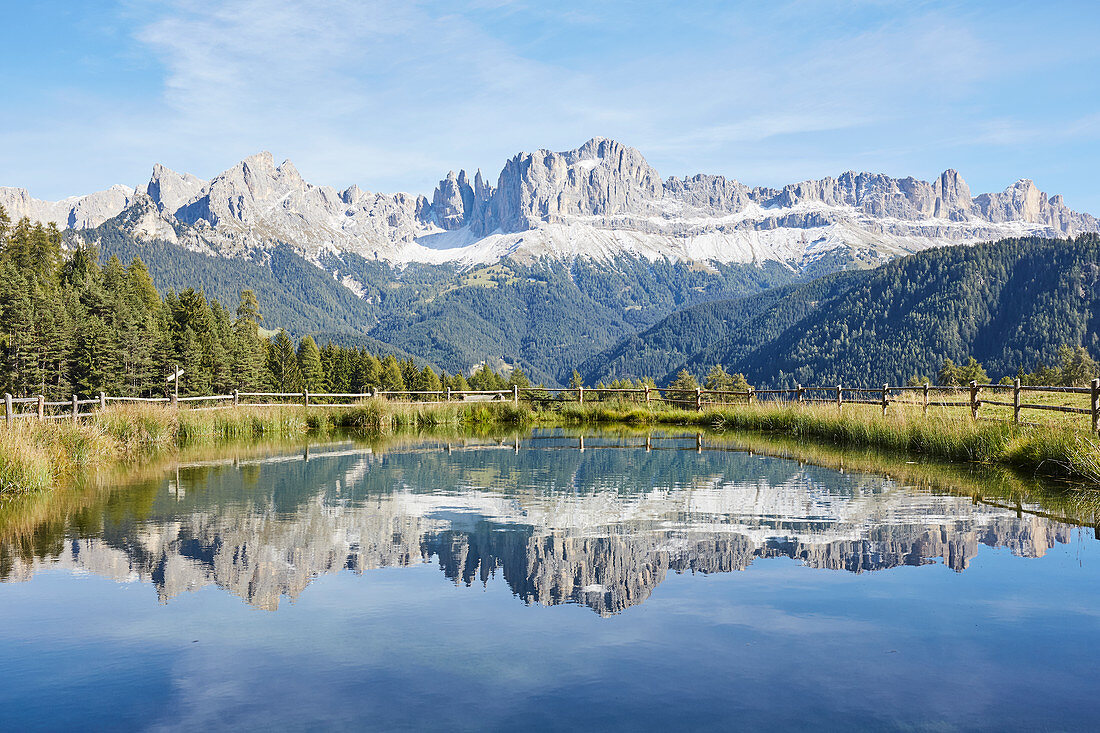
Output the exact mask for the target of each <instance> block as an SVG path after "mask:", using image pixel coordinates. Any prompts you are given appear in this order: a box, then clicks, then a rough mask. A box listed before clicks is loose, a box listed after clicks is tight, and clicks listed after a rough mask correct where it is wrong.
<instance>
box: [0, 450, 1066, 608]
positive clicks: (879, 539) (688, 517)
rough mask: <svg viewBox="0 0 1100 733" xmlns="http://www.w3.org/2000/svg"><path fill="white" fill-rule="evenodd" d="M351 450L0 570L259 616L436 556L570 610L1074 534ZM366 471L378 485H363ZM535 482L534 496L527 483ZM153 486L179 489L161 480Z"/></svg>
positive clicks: (173, 492) (731, 487)
mask: <svg viewBox="0 0 1100 733" xmlns="http://www.w3.org/2000/svg"><path fill="white" fill-rule="evenodd" d="M348 455H349V454H348V452H346V451H345V452H342V453H339V454H337V453H332V454H329V455H328V456H326V454H325V453H324V452H314V453H312V454H311V456H310V458H309V460H310V461H311V462H312V465H314V466H316V465H318V463H320V464H322V465H323V464H324V463H325V462H326V461H328V462H335V461H337V460H338V458H339V459H341V460H343V461H344V463H343V464H340V465H338V466H337V468H336V470H335V471H330V472H328V473H327V474H326V475H325V477H324V478H325V480H324V482H323V483H324V485H323V486H319V487H317V488H316V489H314V490H312V491H309V492H306V493H305V494H304V498H303V499H302V500H301V501H299V502H297V505H296V506H295V507H294V508H293V509H292V510H291V509H289V508H288V507H287V506H285V505H281V504H280V503H279V502H278V501H276V500H275V499H274V498H273V497H267V496H266V495H265V494H264V493H263V492H255V491H252V490H249V491H242V492H241V496H240V499H235V500H233V501H229V502H227V503H223V504H210V503H206V502H203V501H201V500H200V501H194V502H192V503H189V504H187V508H185V509H181V510H178V511H172V509H171V504H170V503H169V504H168V505H167V506H166V507H165V508H162V509H161V510H159V511H160V513H159V514H158V515H157V517H158V518H156V519H155V520H152V521H144V522H141V523H137V524H135V523H134V521H133V520H132V519H130V518H126V517H119V516H117V510H116V511H115V512H114V513H112V514H107V513H104V514H103V515H102V516H101V517H100V522H101V526H100V528H99V529H98V531H90V530H91V529H92V526H91V525H89V524H88V523H87V522H86V521H82V524H81V527H80V530H79V536H76V537H73V538H71V539H66V540H64V541H62V542H59V543H58V544H57V545H56V546H55V547H53V548H52V549H51V550H50V551H48V552H45V553H44V554H38V555H32V556H30V557H26V556H22V555H19V554H18V553H17V552H14V551H13V548H12V547H10V546H2V547H0V550H2V552H0V557H6V558H7V560H6V561H5V563H4V564H3V567H4V573H5V575H4V580H7V581H18V580H26V579H29V578H30V577H32V576H33V575H34V574H35V573H36V572H37V571H38V570H40V569H42V568H47V567H61V568H70V569H74V570H81V571H88V572H93V573H96V574H99V575H103V576H105V577H109V578H114V579H116V580H119V581H123V582H129V581H141V582H149V583H152V584H153V585H154V586H155V587H156V590H157V593H158V595H159V597H160V599H161V600H162V601H165V602H167V601H169V600H170V599H171V598H173V597H175V596H176V595H178V594H179V593H182V592H185V591H192V590H196V589H199V588H203V587H206V586H210V585H216V586H218V587H221V588H224V589H226V590H228V591H229V592H231V593H234V594H235V595H238V596H240V597H241V598H243V599H245V600H246V601H247V602H249V603H251V604H253V605H255V606H257V607H259V608H265V609H270V610H274V609H276V608H278V606H279V604H280V601H281V599H283V598H284V597H285V598H290V599H294V598H297V597H298V596H299V595H300V594H301V593H302V592H303V591H304V590H305V589H306V587H307V586H308V585H309V584H310V583H311V582H312V581H313V580H314V579H316V578H317V577H319V576H321V575H325V574H330V573H335V572H339V571H341V570H350V571H352V572H356V573H362V572H364V571H367V570H370V569H373V568H380V567H404V566H408V565H411V564H414V563H425V562H432V561H433V560H434V561H436V562H438V564H439V566H440V569H441V570H442V572H443V573H444V575H445V576H446V577H447V578H449V579H451V580H452V581H453V582H455V583H465V584H472V583H475V582H483V583H484V582H488V580H489V579H490V578H491V577H494V576H496V575H499V576H501V577H502V578H503V580H504V581H505V582H506V583H507V584H508V586H509V587H510V588H511V590H512V591H513V593H515V595H516V596H517V597H519V598H520V599H522V600H523V601H524V602H526V603H539V604H547V605H553V604H559V603H579V604H583V605H587V606H588V607H590V608H592V609H593V610H594V611H596V612H598V613H600V614H604V615H606V614H612V613H617V612H619V611H622V610H624V609H626V608H628V607H630V606H633V605H636V604H639V603H642V602H644V601H645V600H646V599H647V598H648V597H649V595H650V593H651V592H652V591H653V589H654V588H655V587H656V586H657V585H659V584H660V583H661V582H662V581H663V580H664V578H665V577H666V576H667V574H668V573H669V572H675V573H682V572H692V573H727V572H734V571H739V570H744V569H745V568H747V567H748V566H749V565H750V564H752V563H753V562H758V561H761V560H767V559H770V558H777V557H786V558H791V559H795V560H798V561H801V562H802V563H803V564H805V565H807V566H809V567H812V568H819V569H825V570H844V571H848V572H856V573H858V572H866V571H881V570H886V569H889V568H895V567H899V566H904V565H921V564H925V563H930V562H935V561H937V560H938V561H942V563H943V564H945V565H946V566H948V567H950V568H952V569H954V570H956V571H963V570H964V569H966V568H967V566H968V564H969V562H970V560H971V559H972V558H973V557H975V556H976V555H977V554H978V552H979V548H980V547H981V546H983V545H984V546H988V547H1004V548H1008V549H1009V550H1010V551H1011V552H1012V553H1014V554H1016V555H1018V556H1021V557H1039V556H1041V555H1043V554H1044V553H1045V552H1046V550H1047V549H1048V548H1050V547H1053V546H1054V545H1055V544H1056V543H1064V542H1068V541H1069V540H1070V539H1071V528H1070V527H1068V526H1066V525H1062V524H1058V523H1056V522H1053V521H1051V520H1048V519H1046V518H1043V517H1040V516H1033V515H1027V514H1024V515H1022V516H1017V514H1016V512H1014V511H1008V510H1005V509H1001V508H996V507H990V506H985V505H981V504H975V503H974V502H973V501H972V500H971V499H970V498H969V497H955V496H941V495H932V494H927V493H921V492H915V491H912V490H909V489H905V488H903V487H899V486H897V485H895V484H893V483H892V482H890V481H888V480H885V479H881V478H875V477H862V478H856V479H853V478H852V477H847V478H846V479H845V480H844V482H843V484H842V485H841V484H837V485H832V484H831V479H829V478H828V474H825V473H822V472H823V469H814V470H813V471H811V470H810V469H805V470H796V471H793V472H788V473H787V475H786V477H785V478H783V479H782V480H774V481H773V480H770V479H766V478H762V477H746V478H744V479H731V478H730V477H728V476H726V475H720V474H701V475H699V476H697V477H696V478H695V479H693V480H692V481H690V482H689V483H680V482H676V483H671V484H668V485H664V484H658V485H653V486H652V487H651V488H647V489H646V490H645V491H641V492H634V493H631V492H629V491H624V490H623V487H622V486H623V485H619V484H616V483H615V481H614V480H613V479H612V480H609V478H608V477H606V476H604V475H603V473H602V471H597V472H596V473H594V474H593V478H592V479H590V480H589V479H584V478H583V476H584V475H585V472H584V471H576V472H574V473H573V476H574V480H575V481H584V482H585V484H584V485H583V486H581V487H580V488H579V490H578V487H576V486H566V485H562V486H561V487H558V486H557V485H556V483H555V481H553V480H550V479H548V478H547V477H546V476H545V475H542V474H538V475H533V474H523V473H515V472H502V473H500V474H498V475H493V474H492V472H491V471H490V472H489V473H486V472H485V470H484V469H483V468H478V469H476V470H475V471H474V472H472V473H469V474H467V475H464V476H463V477H461V478H460V479H457V483H455V484H453V485H452V484H450V483H447V484H443V485H440V484H439V479H436V480H435V481H433V482H432V486H431V487H430V488H429V487H420V486H414V485H409V484H408V481H410V480H413V478H414V476H413V474H411V473H408V472H407V471H406V468H407V467H406V466H405V465H404V464H403V463H402V462H401V461H394V460H392V459H385V460H383V459H380V458H377V457H373V456H370V455H358V456H354V455H353V456H352V458H353V460H351V461H350V462H349V461H348V460H347V459H348ZM279 461H280V463H278V464H277V465H278V469H277V470H280V471H289V469H288V468H287V465H288V464H287V463H286V459H285V458H280V459H279ZM387 461H388V462H387ZM409 463H411V461H409ZM270 465H272V466H275V465H276V464H270ZM473 465H476V464H473ZM234 470H242V469H241V468H239V467H238V468H237V469H234ZM276 475H278V474H276ZM429 475H438V471H432V472H430V474H429ZM477 475H480V476H482V477H483V478H487V479H491V482H492V484H493V488H487V487H480V486H479V485H478V484H477V482H476V480H475V479H474V477H475V476H477ZM823 476H824V477H825V480H823ZM368 480H370V481H373V482H374V483H371V484H370V485H371V486H379V485H382V486H389V487H391V489H392V490H389V491H385V492H383V493H372V492H370V491H367V488H366V487H367V484H366V483H365V482H367V481H368ZM533 480H534V481H537V482H539V485H541V486H543V489H542V490H540V491H531V490H530V489H529V488H525V487H528V486H529V485H531V482H532V481H533ZM624 480H627V481H628V479H624ZM589 481H591V483H588V482H589ZM628 483H629V481H628ZM194 488H195V487H192V490H194ZM200 488H201V487H200ZM162 491H163V492H167V494H168V496H176V497H178V498H180V499H182V498H183V488H182V486H181V485H180V484H178V483H175V482H174V481H167V482H165V484H164V486H163V488H162ZM200 493H201V491H200ZM364 494H365V498H361V499H357V500H354V501H349V500H346V499H343V498H340V497H345V496H364ZM142 511H143V512H144V511H146V509H144V505H143V509H142ZM38 552H39V553H42V550H41V549H39V550H38Z"/></svg>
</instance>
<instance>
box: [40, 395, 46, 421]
mask: <svg viewBox="0 0 1100 733" xmlns="http://www.w3.org/2000/svg"><path fill="white" fill-rule="evenodd" d="M38 419H39V420H45V419H46V395H44V394H40V395H38Z"/></svg>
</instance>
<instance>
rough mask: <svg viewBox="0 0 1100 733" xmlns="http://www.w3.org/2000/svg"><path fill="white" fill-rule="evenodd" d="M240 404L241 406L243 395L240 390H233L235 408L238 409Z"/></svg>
mask: <svg viewBox="0 0 1100 733" xmlns="http://www.w3.org/2000/svg"><path fill="white" fill-rule="evenodd" d="M240 404H241V393H240V390H236V389H235V390H233V406H234V407H237V406H239V405H240Z"/></svg>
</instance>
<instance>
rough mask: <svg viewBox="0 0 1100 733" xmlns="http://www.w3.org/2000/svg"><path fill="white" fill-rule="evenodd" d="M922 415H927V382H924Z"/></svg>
mask: <svg viewBox="0 0 1100 733" xmlns="http://www.w3.org/2000/svg"><path fill="white" fill-rule="evenodd" d="M924 416H925V417H928V382H925V383H924Z"/></svg>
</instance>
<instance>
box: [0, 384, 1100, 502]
mask: <svg viewBox="0 0 1100 733" xmlns="http://www.w3.org/2000/svg"><path fill="white" fill-rule="evenodd" d="M531 423H536V424H563V423H564V424H578V425H583V424H622V425H635V426H647V425H660V424H665V425H695V426H701V427H707V428H712V429H718V430H730V431H742V432H756V433H771V434H779V435H784V436H789V437H792V438H795V439H799V440H805V439H812V440H816V441H825V442H828V443H832V444H835V445H840V446H850V447H867V448H876V449H883V450H891V451H898V452H906V453H919V454H922V455H927V456H930V457H934V458H938V459H945V460H949V461H968V462H975V463H982V464H1000V465H1009V466H1014V467H1017V468H1021V469H1025V470H1029V471H1034V472H1036V473H1044V474H1051V475H1059V476H1064V477H1069V478H1072V479H1074V480H1078V481H1085V482H1088V483H1093V484H1098V485H1100V441H1098V440H1097V439H1096V437H1095V436H1092V435H1090V434H1088V433H1086V432H1084V431H1081V430H1077V429H1074V428H1070V427H1058V426H1050V425H1045V426H1039V427H1037V426H1017V425H1013V424H1011V423H1005V422H989V421H977V422H976V421H973V420H970V419H967V418H962V419H960V418H959V417H958V416H957V415H955V416H948V415H946V414H944V413H938V414H936V413H934V414H930V415H927V416H925V415H923V414H921V411H920V409H919V408H918V409H916V410H913V409H908V408H903V407H895V408H891V410H890V412H889V414H887V415H885V416H883V415H881V414H880V413H878V411H877V410H874V409H859V408H858V407H856V408H846V410H845V411H844V412H838V411H837V410H836V409H835V408H834V407H830V406H821V405H793V404H790V403H758V404H753V405H744V404H741V405H714V406H710V407H707V408H705V409H703V410H702V411H698V412H697V411H694V410H684V409H680V408H676V407H671V406H668V405H662V404H654V405H648V406H647V405H639V404H638V403H635V402H627V401H616V402H598V403H593V404H577V403H565V404H562V405H560V406H559V407H558V409H556V410H533V409H531V408H529V407H527V406H525V405H513V404H512V403H510V402H487V403H453V402H452V403H442V404H430V403H415V402H414V403H404V402H389V401H387V400H377V399H375V400H367V401H365V402H363V403H361V404H359V405H356V406H354V407H346V408H322V407H311V408H310V407H303V406H299V405H273V406H268V407H238V408H231V409H218V410H189V409H178V410H177V409H171V408H166V407H163V406H148V405H126V406H116V407H111V408H110V409H108V410H105V411H103V412H101V413H97V414H96V415H95V417H93V418H92V419H91V420H90V421H88V422H85V423H71V422H68V421H62V422H58V423H38V422H33V421H27V422H19V423H17V424H16V425H14V426H12V427H10V428H6V429H0V492H18V491H28V490H34V489H45V488H48V487H50V486H53V485H55V484H56V483H57V482H58V480H59V479H60V478H61V477H62V476H65V475H68V474H72V473H74V472H76V471H77V470H78V469H82V468H86V467H89V466H99V465H104V464H106V463H109V462H113V461H116V460H119V459H126V458H131V459H132V458H136V457H139V456H142V455H147V454H149V453H155V452H158V451H169V450H175V449H178V448H181V447H188V446H215V445H219V444H224V443H227V442H232V441H254V440H259V439H265V440H270V439H276V440H278V439H286V438H293V437H295V436H302V435H319V436H325V435H328V434H331V433H332V432H334V431H337V430H341V429H352V430H357V431H366V432H370V433H376V434H387V433H391V432H393V431H395V430H398V429H407V428H414V429H422V428H436V427H454V428H462V429H466V430H469V429H475V430H476V429H489V428H491V427H492V426H499V425H515V426H523V425H528V424H531Z"/></svg>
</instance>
